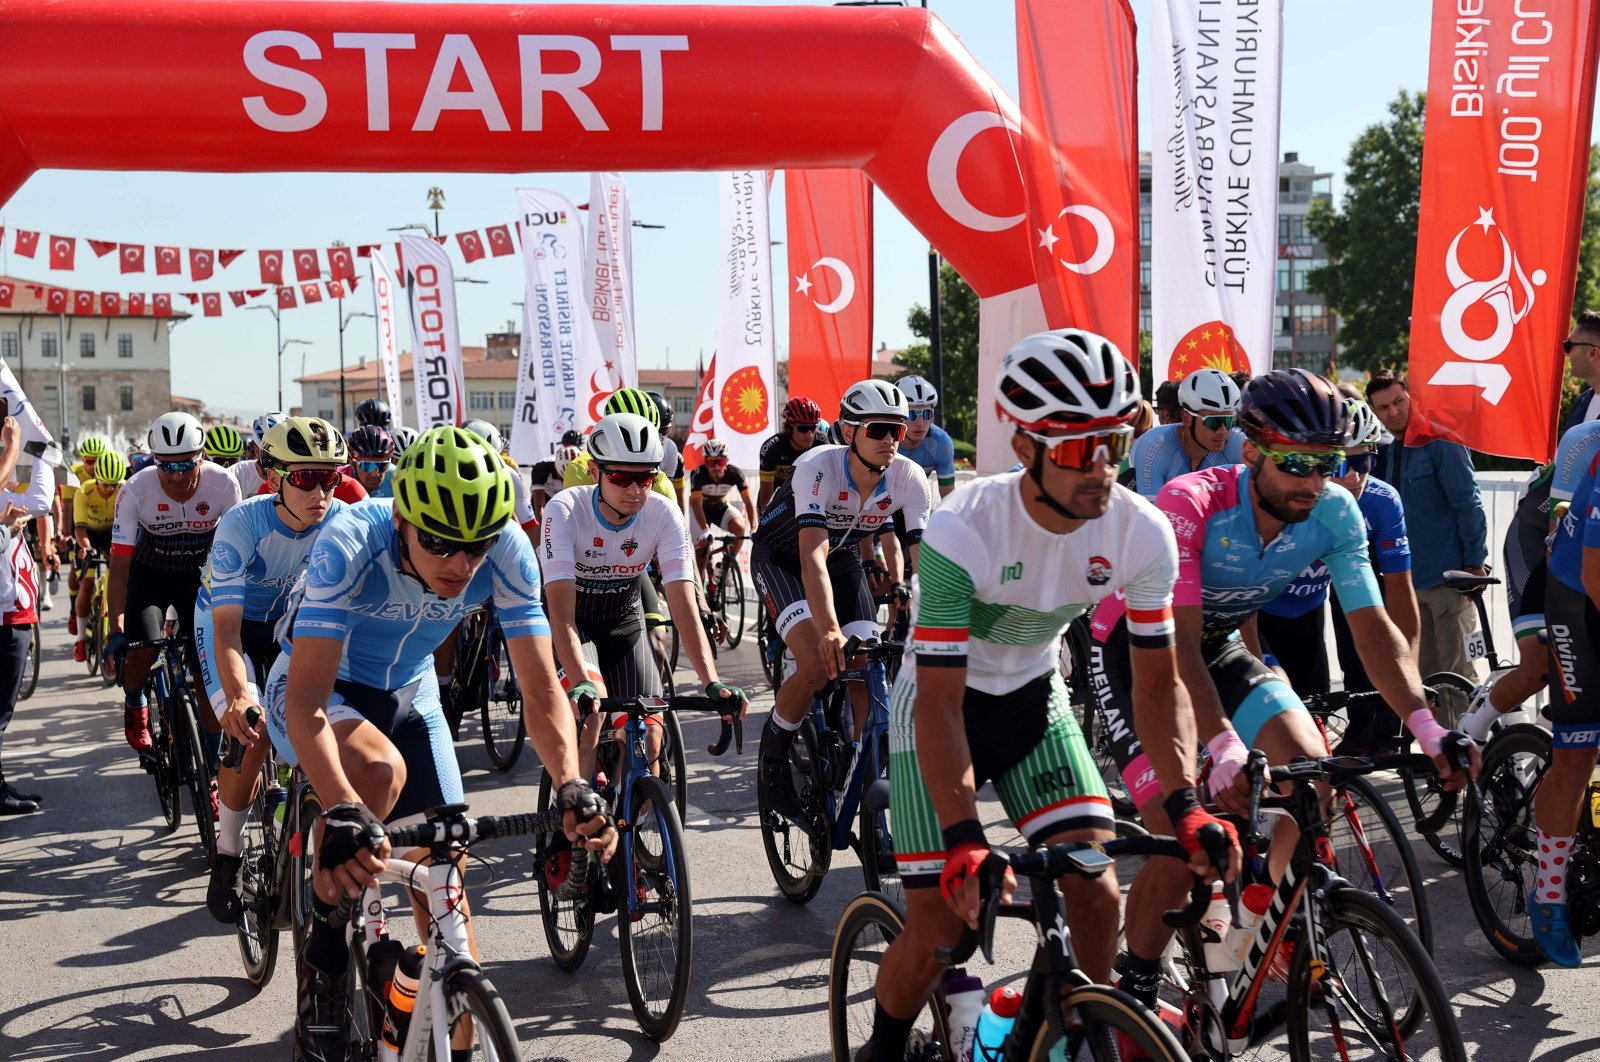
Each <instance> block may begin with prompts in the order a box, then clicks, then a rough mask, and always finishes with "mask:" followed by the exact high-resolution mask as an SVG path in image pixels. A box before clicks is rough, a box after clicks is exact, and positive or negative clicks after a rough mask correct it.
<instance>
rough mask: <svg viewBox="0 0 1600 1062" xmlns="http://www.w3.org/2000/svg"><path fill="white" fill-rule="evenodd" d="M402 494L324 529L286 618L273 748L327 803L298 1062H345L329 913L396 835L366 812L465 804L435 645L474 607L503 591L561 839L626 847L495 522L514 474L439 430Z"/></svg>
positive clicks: (530, 594)
mask: <svg viewBox="0 0 1600 1062" xmlns="http://www.w3.org/2000/svg"><path fill="white" fill-rule="evenodd" d="M394 491H395V496H394V498H393V499H388V498H378V499H373V500H370V501H367V502H366V503H364V504H362V505H356V506H352V507H350V508H349V509H347V510H345V511H344V512H341V513H339V514H338V515H337V516H335V517H333V518H332V519H331V520H329V521H328V522H327V524H326V525H325V526H324V527H323V529H322V531H321V532H320V533H319V534H318V535H317V540H316V544H315V545H313V546H312V549H311V558H310V560H309V562H308V563H307V565H306V573H305V577H304V580H303V583H302V589H300V590H298V591H296V594H295V596H294V598H292V599H291V604H290V611H289V613H288V615H287V616H286V617H285V619H284V622H283V627H284V630H285V631H287V632H292V642H290V643H287V644H285V645H284V646H283V652H282V654H281V655H280V656H279V657H278V660H277V662H276V663H274V664H273V665H272V670H271V672H270V674H269V675H268V679H267V698H266V699H267V705H266V707H267V713H266V714H267V723H268V730H269V732H270V734H271V736H272V741H273V745H274V747H275V748H276V749H277V750H278V752H279V753H280V754H281V755H284V756H285V757H287V758H289V759H291V760H293V759H296V758H297V759H298V762H299V765H300V767H301V769H302V770H304V772H305V775H306V777H307V778H308V779H309V780H310V782H311V785H312V787H313V788H314V789H315V790H316V793H317V796H318V798H319V799H320V800H321V801H322V804H323V806H324V807H325V808H327V809H328V810H327V811H326V812H325V813H324V816H323V818H322V819H321V820H320V824H321V830H320V838H319V839H318V841H317V847H316V851H317V866H316V872H315V896H314V898H313V899H312V901H311V907H312V912H311V913H312V917H311V928H310V931H309V933H308V934H307V938H306V943H305V946H304V949H303V951H302V960H303V961H302V968H301V978H300V984H299V994H298V1012H297V1014H298V1016H297V1021H296V1027H295V1042H296V1047H297V1049H298V1050H299V1052H300V1057H302V1058H304V1059H307V1060H311V1062H323V1060H333V1059H337V1060H341V1062H342V1060H343V1059H344V1057H345V1046H346V1042H347V1021H348V1014H347V1010H348V1007H349V1005H350V1003H351V1001H350V1000H349V999H348V998H347V996H346V987H345V986H346V970H347V965H348V956H349V952H348V950H347V947H346V943H345V935H344V930H343V928H341V927H338V926H336V925H335V924H334V921H333V919H332V915H333V912H334V910H335V908H336V907H337V905H338V903H339V900H340V897H341V896H355V895H359V893H360V890H361V889H363V888H365V887H366V886H367V885H369V884H372V883H373V882H375V881H376V878H377V875H378V874H379V873H380V872H381V871H382V869H383V861H384V859H386V858H387V856H388V854H389V846H388V844H387V842H385V843H383V844H381V845H380V846H379V848H378V849H377V850H376V851H373V850H370V849H368V848H367V847H366V846H365V845H364V844H363V843H362V841H361V839H360V835H361V831H362V825H363V823H364V822H365V821H379V822H398V821H400V820H404V819H410V818H414V817H416V816H418V815H420V814H421V813H422V812H424V811H426V810H427V809H428V808H431V807H435V806H437V805H440V804H446V803H453V802H458V801H460V800H462V798H463V791H462V786H461V773H460V769H459V768H458V766H457V764H456V758H455V753H454V751H453V749H452V746H451V743H450V738H449V728H448V725H447V724H446V722H445V719H444V715H443V711H442V709H441V707H440V702H439V693H438V689H437V687H436V686H435V685H434V682H433V661H432V659H431V657H430V656H429V654H428V650H429V648H430V647H432V646H434V645H437V644H439V642H440V641H441V640H443V638H444V636H445V634H446V633H448V632H449V631H450V630H451V629H452V628H453V627H455V626H456V624H457V623H458V622H459V621H460V619H461V616H462V614H463V613H465V612H466V611H467V610H468V609H469V608H472V607H474V606H476V605H479V604H481V603H482V602H484V601H486V600H488V599H489V598H491V597H492V598H493V599H494V603H495V608H496V616H497V618H498V619H499V622H500V626H501V629H502V630H503V631H504V632H505V635H506V647H507V652H508V655H509V656H510V659H511V666H512V670H513V671H514V673H515V675H516V678H517V681H518V683H519V684H520V686H521V688H522V691H523V715H524V718H525V719H526V721H527V727H528V735H529V737H530V739H531V740H532V742H533V747H534V749H535V751H536V752H537V753H538V755H539V759H540V761H541V762H542V763H543V764H544V766H545V769H546V770H548V771H549V772H550V777H551V779H552V780H553V781H554V782H555V783H556V785H557V797H556V800H557V805H558V806H559V807H560V808H561V809H563V810H565V811H568V812H570V813H571V814H572V817H571V818H569V819H568V820H567V824H566V825H567V828H566V832H567V835H568V837H569V838H570V839H571V840H572V841H573V842H574V843H583V844H585V845H588V846H590V847H592V848H593V849H594V850H595V851H596V852H597V853H599V854H600V855H601V858H602V859H604V858H608V857H609V854H610V852H611V851H612V850H613V849H614V847H615V845H616V832H615V830H613V829H612V828H611V826H610V824H609V823H608V821H607V819H606V817H605V808H604V804H603V802H602V801H600V800H598V798H597V797H596V796H595V794H594V793H593V792H592V790H591V789H590V787H589V784H588V782H587V781H585V780H584V779H583V778H582V777H580V776H579V774H578V771H577V756H576V749H575V741H574V734H573V727H572V716H571V713H570V712H568V711H567V710H566V706H565V700H564V698H563V696H562V693H561V687H560V685H559V683H558V682H557V679H556V669H555V664H554V662H553V661H552V659H551V656H550V643H549V635H550V629H549V627H548V625H547V624H546V623H545V617H544V612H543V610H542V609H541V608H540V607H539V594H540V587H539V565H538V561H537V560H535V558H534V550H533V545H532V544H531V543H530V542H529V541H528V540H527V538H526V537H525V536H523V535H520V534H502V530H503V528H504V527H505V525H506V524H507V523H508V522H509V521H510V520H511V518H512V515H513V511H512V487H511V470H510V469H508V468H507V467H506V465H505V462H504V461H502V460H501V459H500V455H499V454H497V453H495V452H493V451H492V450H491V449H490V448H489V446H488V444H486V443H485V442H484V441H483V440H482V439H480V438H478V437H477V436H476V435H474V434H472V433H471V432H468V431H464V430H462V429H460V428H455V427H450V426H440V427H437V428H433V429H431V430H430V431H428V432H427V433H426V434H424V435H422V436H421V437H420V438H419V439H418V440H417V442H416V444H415V445H413V446H412V447H411V448H409V449H408V450H407V451H406V452H405V454H404V455H402V457H401V459H400V462H399V464H398V465H397V466H396V467H395V472H394ZM369 816H370V819H369ZM462 905H463V907H465V906H466V901H465V897H463V899H462ZM474 954H476V948H475V947H474ZM455 1046H456V1047H458V1048H459V1047H462V1046H463V1045H462V1044H459V1043H458V1044H456V1045H455Z"/></svg>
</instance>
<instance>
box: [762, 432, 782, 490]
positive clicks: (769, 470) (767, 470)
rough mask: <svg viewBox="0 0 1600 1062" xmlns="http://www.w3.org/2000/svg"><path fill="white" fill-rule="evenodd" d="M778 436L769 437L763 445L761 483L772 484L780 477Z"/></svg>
mask: <svg viewBox="0 0 1600 1062" xmlns="http://www.w3.org/2000/svg"><path fill="white" fill-rule="evenodd" d="M777 449H778V436H776V435H769V436H767V441H766V442H764V443H762V444H761V470H760V471H761V482H763V483H771V482H772V481H773V480H774V479H776V478H777V475H778V456H777Z"/></svg>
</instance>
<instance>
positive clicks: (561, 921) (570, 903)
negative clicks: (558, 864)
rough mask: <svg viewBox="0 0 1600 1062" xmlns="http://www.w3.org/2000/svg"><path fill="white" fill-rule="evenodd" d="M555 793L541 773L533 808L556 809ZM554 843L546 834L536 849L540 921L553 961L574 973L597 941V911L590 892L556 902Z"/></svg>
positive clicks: (546, 775)
mask: <svg viewBox="0 0 1600 1062" xmlns="http://www.w3.org/2000/svg"><path fill="white" fill-rule="evenodd" d="M552 789H553V787H552V785H551V782H550V772H549V771H548V770H540V772H539V799H538V802H537V803H536V804H535V805H534V806H535V807H536V808H537V809H538V810H540V811H545V810H548V809H549V808H551V807H553V806H554V801H555V793H554V792H553V791H552ZM554 839H555V835H554V834H543V835H541V836H540V838H539V841H538V844H537V845H535V846H534V860H535V863H536V868H535V871H534V875H533V878H534V881H536V882H537V883H538V888H539V921H540V922H541V923H542V924H543V925H544V939H545V943H547V944H548V945H549V946H550V958H551V959H552V960H554V962H555V964H556V967H557V969H560V970H562V971H563V972H565V973H571V972H572V971H574V970H576V969H577V968H578V967H580V966H582V965H583V960H584V958H585V957H586V956H587V955H588V954H589V945H590V944H591V943H592V942H593V941H594V907H593V906H592V905H591V904H590V903H589V895H590V892H589V891H588V890H585V892H584V894H583V895H582V896H579V897H578V898H576V899H570V900H565V899H557V898H556V895H555V890H553V889H552V888H550V883H549V881H548V880H547V879H546V877H545V866H546V861H547V860H549V859H550V858H552V857H553V856H554V855H555V853H553V852H551V851H550V845H551V843H552V842H553V841H554ZM597 865H598V860H593V859H591V860H590V861H589V864H588V866H589V870H588V873H589V877H590V879H591V881H590V884H591V886H592V884H593V877H594V873H595V867H596V866H597Z"/></svg>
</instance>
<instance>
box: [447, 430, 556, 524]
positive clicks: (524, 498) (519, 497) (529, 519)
mask: <svg viewBox="0 0 1600 1062" xmlns="http://www.w3.org/2000/svg"><path fill="white" fill-rule="evenodd" d="M462 427H464V428H466V429H467V430H468V431H470V432H474V433H476V434H477V436H478V438H480V439H482V440H483V441H484V442H486V443H488V444H489V445H490V446H491V447H492V448H493V449H494V452H495V453H497V454H499V455H500V460H501V461H503V462H505V466H506V468H507V469H509V470H510V472H511V489H512V490H513V491H515V492H516V497H515V504H516V510H517V512H516V518H517V523H518V524H519V525H521V527H522V530H523V531H524V532H525V533H526V534H527V536H528V537H529V538H530V539H533V540H534V541H538V537H539V521H538V519H537V518H536V517H535V516H534V514H533V505H532V503H530V502H529V500H528V483H527V481H526V480H524V479H523V478H522V470H521V469H519V468H518V467H517V466H516V463H515V462H513V461H512V460H511V448H510V447H508V446H507V445H506V443H505V440H504V439H502V438H501V437H500V429H498V428H496V427H495V426H494V425H493V424H490V423H489V422H488V421H486V420H469V421H467V422H466V423H465V424H463V425H462Z"/></svg>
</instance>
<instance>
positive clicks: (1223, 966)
mask: <svg viewBox="0 0 1600 1062" xmlns="http://www.w3.org/2000/svg"><path fill="white" fill-rule="evenodd" d="M1232 933H1233V914H1232V912H1231V910H1230V908H1229V907H1228V894H1227V893H1226V892H1225V891H1224V890H1223V887H1222V882H1220V881H1219V882H1217V883H1215V884H1214V885H1212V886H1211V903H1210V904H1208V905H1207V906H1206V913H1205V914H1203V915H1201V916H1200V939H1201V941H1202V942H1203V943H1204V945H1205V954H1206V969H1207V970H1210V971H1211V972H1212V973H1232V972H1233V971H1234V970H1237V969H1238V968H1239V959H1238V957H1237V956H1235V955H1234V953H1233V948H1232V947H1231V946H1230V945H1231V944H1232V940H1231V939H1230V937H1231V934H1232Z"/></svg>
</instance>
